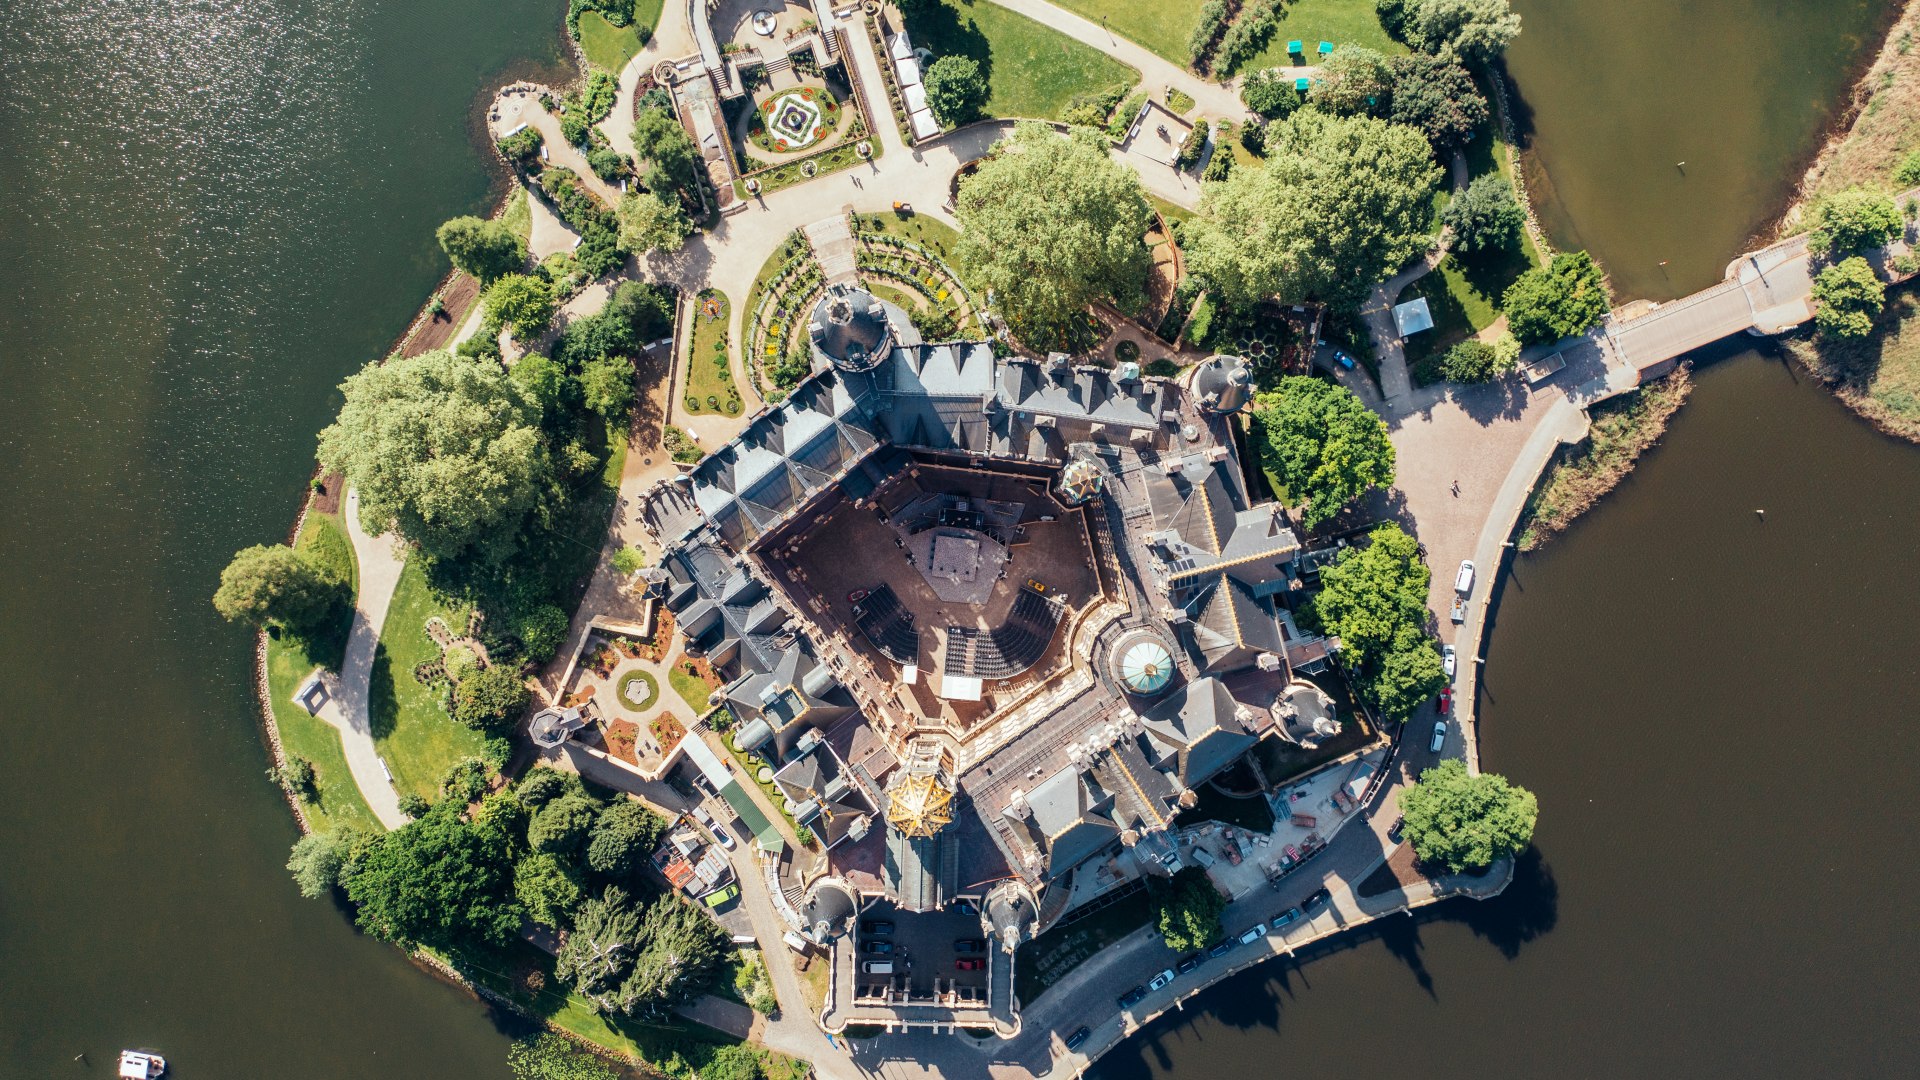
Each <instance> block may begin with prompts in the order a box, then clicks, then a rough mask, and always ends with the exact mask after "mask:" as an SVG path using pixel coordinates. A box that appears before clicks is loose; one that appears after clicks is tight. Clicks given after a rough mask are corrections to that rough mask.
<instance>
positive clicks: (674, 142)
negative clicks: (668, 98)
mask: <svg viewBox="0 0 1920 1080" xmlns="http://www.w3.org/2000/svg"><path fill="white" fill-rule="evenodd" d="M633 152H634V153H635V154H638V155H639V156H640V158H641V160H643V161H649V162H652V163H653V170H652V171H651V172H649V173H648V174H647V179H648V186H649V187H655V188H658V187H671V188H677V189H679V190H682V191H685V190H688V189H690V188H692V187H693V186H694V184H695V183H696V182H697V181H696V177H697V176H698V173H699V169H700V148H699V147H697V146H695V145H693V139H691V138H690V137H688V135H687V129H686V128H683V127H681V126H680V120H679V118H678V117H676V116H674V114H673V112H672V111H671V110H668V109H647V110H645V111H643V112H642V113H641V114H640V115H639V116H637V117H635V118H634V122H633ZM655 179H663V180H665V181H666V182H665V183H664V184H656V183H654V182H653V181H654V180H655Z"/></svg>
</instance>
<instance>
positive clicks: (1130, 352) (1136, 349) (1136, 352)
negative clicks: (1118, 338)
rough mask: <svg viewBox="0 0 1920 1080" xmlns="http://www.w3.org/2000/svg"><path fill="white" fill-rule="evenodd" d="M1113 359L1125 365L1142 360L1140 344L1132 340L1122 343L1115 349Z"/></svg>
mask: <svg viewBox="0 0 1920 1080" xmlns="http://www.w3.org/2000/svg"><path fill="white" fill-rule="evenodd" d="M1113 357H1114V359H1116V360H1118V361H1120V362H1121V363H1123V364H1127V363H1132V362H1133V361H1135V360H1138V359H1140V343H1139V342H1137V341H1134V340H1132V339H1128V340H1126V341H1122V342H1121V343H1120V344H1118V345H1115V346H1114V347H1113Z"/></svg>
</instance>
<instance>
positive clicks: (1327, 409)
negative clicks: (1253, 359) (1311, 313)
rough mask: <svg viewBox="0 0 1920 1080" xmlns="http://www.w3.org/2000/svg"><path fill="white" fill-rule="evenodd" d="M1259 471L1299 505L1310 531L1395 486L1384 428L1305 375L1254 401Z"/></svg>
mask: <svg viewBox="0 0 1920 1080" xmlns="http://www.w3.org/2000/svg"><path fill="white" fill-rule="evenodd" d="M1253 426H1254V430H1255V431H1256V432H1257V433H1258V434H1259V436H1260V440H1261V441H1260V449H1259V453H1260V463H1261V464H1262V465H1263V466H1264V467H1265V468H1266V469H1268V470H1269V471H1271V472H1272V473H1273V474H1274V476H1275V477H1276V478H1277V479H1278V480H1279V481H1280V483H1281V484H1282V485H1283V486H1285V488H1286V489H1287V494H1288V495H1289V496H1290V497H1291V498H1292V499H1293V501H1295V502H1296V503H1304V504H1305V509H1304V511H1303V515H1302V516H1303V523H1304V524H1305V525H1306V526H1307V527H1308V528H1313V527H1314V526H1316V525H1318V524H1320V523H1321V522H1324V521H1326V520H1328V519H1329V518H1331V517H1333V516H1334V515H1335V514H1337V513H1339V512H1340V509H1341V507H1344V506H1346V505H1347V504H1348V503H1350V502H1352V501H1353V500H1355V499H1357V498H1359V497H1360V496H1361V495H1364V494H1366V493H1367V492H1368V491H1369V490H1371V489H1373V488H1376V487H1386V486H1388V485H1390V484H1392V483H1393V465H1394V453H1393V444H1392V443H1391V442H1389V441H1387V425H1386V423H1385V422H1384V421H1382V420H1381V419H1380V418H1379V417H1378V416H1376V415H1374V414H1373V413H1372V412H1371V411H1369V410H1368V409H1367V407H1366V406H1365V405H1362V404H1361V403H1360V399H1359V398H1357V397H1355V396H1353V391H1351V390H1348V389H1347V388H1346V387H1343V386H1337V385H1335V384H1333V383H1329V382H1324V381H1322V380H1320V379H1316V378H1312V377H1310V376H1305V375H1289V376H1285V377H1283V378H1281V379H1280V381H1279V382H1278V383H1277V384H1276V385H1275V387H1274V389H1273V391H1271V392H1269V393H1264V394H1260V395H1258V396H1257V397H1255V398H1254V412H1253Z"/></svg>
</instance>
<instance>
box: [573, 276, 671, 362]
mask: <svg viewBox="0 0 1920 1080" xmlns="http://www.w3.org/2000/svg"><path fill="white" fill-rule="evenodd" d="M673 299H674V296H673V290H672V289H670V288H668V287H667V286H664V285H656V284H652V283H650V282H641V281H623V282H621V283H620V284H618V285H616V286H614V289H613V294H612V295H611V296H609V297H607V302H606V304H605V305H604V306H602V307H601V308H600V310H599V311H597V312H595V313H594V314H592V315H588V316H586V317H585V318H579V319H575V320H573V321H572V322H570V323H568V324H567V326H566V329H564V330H562V331H561V332H560V339H559V340H558V341H556V342H554V346H553V359H554V361H555V362H556V363H559V364H560V365H561V366H563V367H565V368H566V369H567V370H568V371H571V372H574V373H576V374H577V373H579V372H580V371H581V370H582V369H583V368H585V366H586V364H587V361H589V360H593V359H596V358H598V357H602V356H638V355H639V354H640V348H641V346H643V345H645V344H646V343H647V342H649V341H653V340H655V339H657V338H662V337H665V336H667V334H669V333H670V332H672V330H673Z"/></svg>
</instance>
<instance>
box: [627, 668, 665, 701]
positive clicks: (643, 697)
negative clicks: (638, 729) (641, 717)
mask: <svg viewBox="0 0 1920 1080" xmlns="http://www.w3.org/2000/svg"><path fill="white" fill-rule="evenodd" d="M619 693H620V704H622V705H625V706H626V707H627V708H629V709H644V708H646V707H647V706H649V705H651V704H653V703H654V702H656V701H658V700H660V684H659V683H658V682H657V681H655V679H654V677H653V676H651V675H649V674H647V673H646V672H644V671H629V672H627V673H626V674H625V675H622V676H620V686H619Z"/></svg>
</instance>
